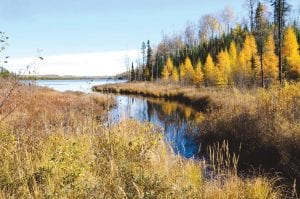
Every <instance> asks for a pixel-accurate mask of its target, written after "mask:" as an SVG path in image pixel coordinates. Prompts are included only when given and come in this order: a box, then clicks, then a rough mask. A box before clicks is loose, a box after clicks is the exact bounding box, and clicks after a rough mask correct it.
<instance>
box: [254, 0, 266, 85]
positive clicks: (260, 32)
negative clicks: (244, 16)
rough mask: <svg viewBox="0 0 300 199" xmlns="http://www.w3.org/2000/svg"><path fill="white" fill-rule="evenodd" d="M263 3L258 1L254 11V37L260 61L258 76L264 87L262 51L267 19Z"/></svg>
mask: <svg viewBox="0 0 300 199" xmlns="http://www.w3.org/2000/svg"><path fill="white" fill-rule="evenodd" d="M265 11H266V8H265V5H263V4H262V3H261V2H259V3H258V5H257V8H256V11H255V31H254V34H255V38H256V41H257V49H258V54H259V63H260V76H261V86H262V87H263V88H264V87H265V80H264V65H263V53H264V43H265V39H266V37H267V31H268V30H267V28H268V27H267V25H268V21H267V19H266V17H265Z"/></svg>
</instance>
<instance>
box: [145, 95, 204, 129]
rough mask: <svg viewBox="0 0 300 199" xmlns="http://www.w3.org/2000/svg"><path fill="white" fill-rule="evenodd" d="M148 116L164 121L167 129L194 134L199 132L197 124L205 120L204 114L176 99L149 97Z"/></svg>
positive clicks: (151, 118)
mask: <svg viewBox="0 0 300 199" xmlns="http://www.w3.org/2000/svg"><path fill="white" fill-rule="evenodd" d="M147 105H148V118H150V119H149V120H150V121H152V120H153V119H155V116H156V117H157V119H158V120H159V121H160V122H162V123H163V125H164V128H165V130H166V131H170V130H172V131H173V132H169V133H174V134H178V133H180V134H187V135H188V134H192V133H196V132H197V129H198V128H197V126H196V124H199V121H203V119H201V118H203V114H202V113H199V112H196V111H195V110H193V108H192V107H191V106H185V105H183V104H180V103H178V102H175V101H167V100H160V99H148V100H147Z"/></svg>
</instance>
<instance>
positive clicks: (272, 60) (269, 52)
mask: <svg viewBox="0 0 300 199" xmlns="http://www.w3.org/2000/svg"><path fill="white" fill-rule="evenodd" d="M263 68H264V69H263V70H264V76H265V77H266V78H272V79H277V77H278V70H279V69H278V57H277V55H276V54H275V42H274V38H273V34H272V33H271V34H269V36H268V38H267V41H266V43H265V46H264V52H263ZM258 74H260V73H258Z"/></svg>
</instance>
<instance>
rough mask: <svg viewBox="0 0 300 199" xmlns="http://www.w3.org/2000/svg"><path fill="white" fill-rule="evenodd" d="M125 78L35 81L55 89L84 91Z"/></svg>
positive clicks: (90, 90) (87, 91)
mask: <svg viewBox="0 0 300 199" xmlns="http://www.w3.org/2000/svg"><path fill="white" fill-rule="evenodd" d="M124 82H127V80H114V79H71V80H63V79H61V80H36V81H35V83H36V84H37V85H39V86H46V87H49V88H53V89H55V90H57V91H62V92H64V91H68V90H69V91H81V92H84V93H89V92H92V89H91V88H92V87H93V86H95V85H103V84H110V83H124Z"/></svg>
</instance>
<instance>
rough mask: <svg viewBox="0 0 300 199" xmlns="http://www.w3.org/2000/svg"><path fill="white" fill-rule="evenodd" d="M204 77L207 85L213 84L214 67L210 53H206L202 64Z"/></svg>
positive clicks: (214, 80) (214, 77)
mask: <svg viewBox="0 0 300 199" xmlns="http://www.w3.org/2000/svg"><path fill="white" fill-rule="evenodd" d="M204 79H205V83H206V84H208V85H214V84H215V82H216V67H215V64H214V62H213V59H212V57H211V55H210V54H208V55H207V58H206V62H205V65H204Z"/></svg>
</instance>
